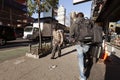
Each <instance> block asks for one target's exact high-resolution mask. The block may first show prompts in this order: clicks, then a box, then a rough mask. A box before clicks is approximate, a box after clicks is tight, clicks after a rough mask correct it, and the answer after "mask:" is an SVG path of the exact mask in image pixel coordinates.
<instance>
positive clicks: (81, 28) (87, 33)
mask: <svg viewBox="0 0 120 80" xmlns="http://www.w3.org/2000/svg"><path fill="white" fill-rule="evenodd" d="M77 26H78V28H76V29H77V30H76V40H79V41H80V42H84V43H89V42H92V40H93V32H92V29H93V23H92V21H91V20H90V19H88V18H83V19H81V20H79V22H78V23H77Z"/></svg>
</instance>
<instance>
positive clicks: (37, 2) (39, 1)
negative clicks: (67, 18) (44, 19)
mask: <svg viewBox="0 0 120 80" xmlns="http://www.w3.org/2000/svg"><path fill="white" fill-rule="evenodd" d="M35 2H36V4H37V6H38V25H39V46H38V54H40V51H41V49H42V41H41V28H40V12H41V11H40V3H41V0H35Z"/></svg>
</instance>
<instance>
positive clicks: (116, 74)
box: [104, 55, 120, 80]
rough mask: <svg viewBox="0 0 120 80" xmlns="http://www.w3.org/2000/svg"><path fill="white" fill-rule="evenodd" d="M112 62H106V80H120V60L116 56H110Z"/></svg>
mask: <svg viewBox="0 0 120 80" xmlns="http://www.w3.org/2000/svg"><path fill="white" fill-rule="evenodd" d="M110 59H111V61H106V62H105V65H106V72H105V79H104V80H119V79H120V58H118V57H117V56H115V55H111V56H110Z"/></svg>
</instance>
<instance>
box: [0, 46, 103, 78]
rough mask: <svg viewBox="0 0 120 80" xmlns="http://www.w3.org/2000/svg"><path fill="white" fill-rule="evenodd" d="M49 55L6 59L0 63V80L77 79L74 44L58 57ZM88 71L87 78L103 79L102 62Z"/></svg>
mask: <svg viewBox="0 0 120 80" xmlns="http://www.w3.org/2000/svg"><path fill="white" fill-rule="evenodd" d="M56 56H57V54H56ZM50 57H51V54H49V55H48V56H45V57H43V58H40V59H33V58H30V57H27V56H22V57H19V58H16V59H12V60H6V61H4V62H2V63H0V80H79V68H78V60H77V53H76V51H75V49H74V46H70V47H67V48H64V49H62V56H61V57H60V58H57V59H54V60H51V59H50ZM89 73H90V74H89V80H104V75H105V65H104V63H96V64H95V65H93V66H92V68H91V70H90V72H89Z"/></svg>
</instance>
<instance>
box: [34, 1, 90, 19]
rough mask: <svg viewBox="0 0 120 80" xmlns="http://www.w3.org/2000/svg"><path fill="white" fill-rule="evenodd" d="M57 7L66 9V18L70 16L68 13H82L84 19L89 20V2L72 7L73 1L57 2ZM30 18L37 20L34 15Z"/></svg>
mask: <svg viewBox="0 0 120 80" xmlns="http://www.w3.org/2000/svg"><path fill="white" fill-rule="evenodd" d="M59 5H62V6H63V7H64V8H65V9H66V16H69V15H70V12H72V11H76V12H83V13H84V15H85V17H88V18H90V15H91V1H88V2H85V3H81V4H76V5H73V0H59ZM32 17H34V18H37V17H38V16H37V15H36V14H34V15H33V16H32Z"/></svg>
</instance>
